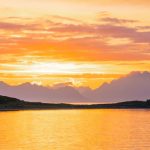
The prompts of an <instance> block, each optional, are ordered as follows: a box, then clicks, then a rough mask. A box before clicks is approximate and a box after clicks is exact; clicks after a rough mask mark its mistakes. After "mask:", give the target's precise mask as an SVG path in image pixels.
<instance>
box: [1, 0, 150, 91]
mask: <svg viewBox="0 0 150 150" xmlns="http://www.w3.org/2000/svg"><path fill="white" fill-rule="evenodd" d="M149 6H150V2H149V1H147V0H143V1H141V0H132V2H131V1H129V0H127V1H123V0H115V1H111V0H93V1H91V0H72V1H69V0H55V1H51V0H38V1H36V0H9V1H8V0H5V1H4V0H1V1H0V9H1V14H0V80H1V81H5V82H7V83H9V84H12V85H18V84H21V83H25V82H31V83H33V84H38V85H46V86H51V85H54V84H57V83H66V82H71V83H72V84H73V85H75V86H89V87H91V88H96V87H98V86H99V85H101V84H103V83H104V82H110V81H112V80H113V79H117V78H119V77H121V76H124V75H126V74H128V73H129V72H132V71H150V48H149V46H150V26H149V24H150V19H149V14H150V9H149Z"/></svg>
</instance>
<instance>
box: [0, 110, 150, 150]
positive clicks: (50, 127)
mask: <svg viewBox="0 0 150 150" xmlns="http://www.w3.org/2000/svg"><path fill="white" fill-rule="evenodd" d="M0 150H150V110H125V109H124V110H123V109H120V110H119V109H114V110H113V109H99V110H98V109H95V110H88V109H87V110H41V111H10V112H0Z"/></svg>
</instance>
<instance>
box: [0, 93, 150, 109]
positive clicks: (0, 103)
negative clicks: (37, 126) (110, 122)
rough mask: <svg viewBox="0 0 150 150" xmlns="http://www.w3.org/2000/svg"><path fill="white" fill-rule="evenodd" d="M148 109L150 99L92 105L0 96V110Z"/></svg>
mask: <svg viewBox="0 0 150 150" xmlns="http://www.w3.org/2000/svg"><path fill="white" fill-rule="evenodd" d="M104 108H105V109H129V108H130V109H142V108H144V109H148V108H150V100H147V101H145V102H144V101H131V102H120V103H112V104H91V105H85V104H84V105H73V104H63V103H61V104H48V103H39V102H26V101H22V100H19V99H15V98H10V97H6V96H0V111H11V110H36V109H38V110H39V109H43V110H44V109H104Z"/></svg>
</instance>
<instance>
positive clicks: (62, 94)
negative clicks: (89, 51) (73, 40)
mask: <svg viewBox="0 0 150 150" xmlns="http://www.w3.org/2000/svg"><path fill="white" fill-rule="evenodd" d="M0 95H5V96H10V97H15V98H18V99H23V100H28V101H42V102H49V103H52V102H53V103H58V102H59V103H61V102H66V103H69V102H84V101H85V98H84V97H83V96H82V95H81V94H80V93H79V92H78V91H77V90H76V89H75V88H73V87H71V86H64V87H57V88H56V87H55V88H54V87H44V86H38V85H33V84H30V83H25V84H21V85H18V86H9V85H7V84H5V83H3V82H1V83H0Z"/></svg>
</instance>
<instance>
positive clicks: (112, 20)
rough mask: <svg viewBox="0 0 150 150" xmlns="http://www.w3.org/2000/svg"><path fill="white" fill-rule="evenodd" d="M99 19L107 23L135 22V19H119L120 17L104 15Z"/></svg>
mask: <svg viewBox="0 0 150 150" xmlns="http://www.w3.org/2000/svg"><path fill="white" fill-rule="evenodd" d="M100 20H101V21H104V22H108V23H113V24H114V23H115V24H125V23H137V22H138V21H137V20H129V19H120V18H113V17H104V18H100Z"/></svg>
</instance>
